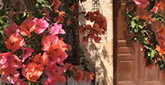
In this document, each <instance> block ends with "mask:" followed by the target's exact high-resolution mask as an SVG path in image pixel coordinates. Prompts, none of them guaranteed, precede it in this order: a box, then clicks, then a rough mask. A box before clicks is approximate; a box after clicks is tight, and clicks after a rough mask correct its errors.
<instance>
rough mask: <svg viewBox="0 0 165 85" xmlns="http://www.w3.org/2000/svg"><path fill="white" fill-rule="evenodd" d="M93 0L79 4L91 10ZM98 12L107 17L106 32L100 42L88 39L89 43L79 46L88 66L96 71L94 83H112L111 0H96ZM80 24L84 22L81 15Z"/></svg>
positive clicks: (110, 84) (103, 84)
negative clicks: (87, 61) (88, 63)
mask: <svg viewBox="0 0 165 85" xmlns="http://www.w3.org/2000/svg"><path fill="white" fill-rule="evenodd" d="M93 1H95V0H87V2H85V3H83V4H80V11H81V10H82V8H81V7H82V6H83V7H84V8H85V10H86V11H93ZM98 1H99V8H100V12H101V13H102V14H103V15H104V16H105V17H106V19H107V32H106V34H105V35H103V36H102V40H101V43H95V42H93V41H92V40H89V43H88V44H86V45H84V44H82V43H80V44H81V47H82V49H83V51H84V52H85V55H86V58H87V59H88V60H89V61H90V65H89V68H90V69H91V70H93V71H95V72H96V85H113V15H112V14H113V10H112V0H98ZM79 20H80V24H84V21H83V19H82V16H81V15H80V16H79Z"/></svg>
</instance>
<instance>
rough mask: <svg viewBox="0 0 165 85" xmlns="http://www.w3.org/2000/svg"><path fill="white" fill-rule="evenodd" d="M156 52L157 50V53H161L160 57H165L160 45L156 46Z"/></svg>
mask: <svg viewBox="0 0 165 85" xmlns="http://www.w3.org/2000/svg"><path fill="white" fill-rule="evenodd" d="M155 50H157V51H158V53H159V55H160V56H163V54H164V51H163V50H162V49H161V48H160V46H159V45H156V48H155Z"/></svg>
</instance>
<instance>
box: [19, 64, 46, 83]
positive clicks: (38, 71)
mask: <svg viewBox="0 0 165 85" xmlns="http://www.w3.org/2000/svg"><path fill="white" fill-rule="evenodd" d="M43 70H44V67H43V65H41V64H36V63H35V62H31V63H28V64H27V65H24V66H23V68H22V74H23V76H24V77H25V78H26V79H27V80H29V81H32V82H36V81H37V80H38V79H39V78H40V76H41V75H42V73H43Z"/></svg>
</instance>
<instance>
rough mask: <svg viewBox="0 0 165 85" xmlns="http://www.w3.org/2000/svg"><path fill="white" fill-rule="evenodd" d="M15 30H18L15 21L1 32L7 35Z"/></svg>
mask: <svg viewBox="0 0 165 85" xmlns="http://www.w3.org/2000/svg"><path fill="white" fill-rule="evenodd" d="M15 32H19V26H18V25H17V24H16V23H13V24H11V25H10V26H8V27H6V28H4V29H3V33H4V34H5V35H6V36H7V37H9V36H10V35H12V34H13V33H15Z"/></svg>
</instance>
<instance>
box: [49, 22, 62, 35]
mask: <svg viewBox="0 0 165 85" xmlns="http://www.w3.org/2000/svg"><path fill="white" fill-rule="evenodd" d="M49 33H50V34H51V35H58V34H65V31H64V30H63V29H62V24H57V23H55V24H54V26H52V27H51V28H50V30H49Z"/></svg>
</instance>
